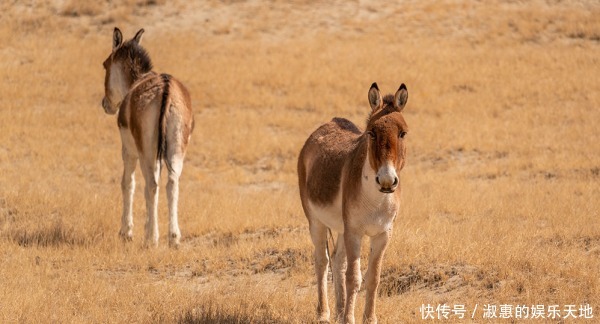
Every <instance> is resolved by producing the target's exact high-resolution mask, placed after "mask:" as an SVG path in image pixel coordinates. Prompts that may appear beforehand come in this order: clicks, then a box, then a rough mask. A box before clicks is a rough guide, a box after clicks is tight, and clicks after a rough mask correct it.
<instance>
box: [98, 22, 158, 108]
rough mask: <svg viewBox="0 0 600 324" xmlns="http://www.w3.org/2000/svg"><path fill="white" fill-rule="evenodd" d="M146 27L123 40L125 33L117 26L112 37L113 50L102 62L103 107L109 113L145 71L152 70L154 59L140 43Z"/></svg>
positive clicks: (117, 106)
mask: <svg viewBox="0 0 600 324" xmlns="http://www.w3.org/2000/svg"><path fill="white" fill-rule="evenodd" d="M143 34H144V29H140V30H139V31H138V32H137V33H136V34H135V36H134V37H133V38H132V39H130V40H128V41H126V42H123V34H122V33H121V30H119V28H117V27H115V30H114V32H113V39H112V52H111V53H110V55H109V56H108V58H107V59H106V60H105V61H104V63H103V64H102V65H103V66H104V70H105V72H106V74H105V77H104V98H103V99H102V108H104V111H105V112H106V113H107V114H111V115H112V114H115V113H116V112H117V111H118V110H119V107H120V104H121V101H122V100H123V99H124V98H125V96H126V95H127V92H129V89H130V88H131V85H132V84H133V83H134V82H135V81H136V80H137V79H138V78H139V77H140V76H141V75H142V74H144V73H147V72H150V71H151V70H152V61H150V57H149V56H148V53H147V52H146V50H145V49H144V48H143V47H142V46H141V45H140V42H141V41H142V35H143Z"/></svg>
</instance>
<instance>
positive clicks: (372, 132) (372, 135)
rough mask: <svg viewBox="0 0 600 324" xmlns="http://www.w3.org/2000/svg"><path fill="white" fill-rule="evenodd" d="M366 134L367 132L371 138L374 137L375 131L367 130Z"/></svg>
mask: <svg viewBox="0 0 600 324" xmlns="http://www.w3.org/2000/svg"><path fill="white" fill-rule="evenodd" d="M367 134H369V137H371V139H375V132H374V131H368V132H367Z"/></svg>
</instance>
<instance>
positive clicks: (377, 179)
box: [375, 176, 381, 185]
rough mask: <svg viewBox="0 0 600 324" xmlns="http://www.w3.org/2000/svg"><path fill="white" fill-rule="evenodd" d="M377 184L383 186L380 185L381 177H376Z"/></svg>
mask: <svg viewBox="0 0 600 324" xmlns="http://www.w3.org/2000/svg"><path fill="white" fill-rule="evenodd" d="M375 182H377V184H378V185H380V184H381V183H379V176H377V177H375Z"/></svg>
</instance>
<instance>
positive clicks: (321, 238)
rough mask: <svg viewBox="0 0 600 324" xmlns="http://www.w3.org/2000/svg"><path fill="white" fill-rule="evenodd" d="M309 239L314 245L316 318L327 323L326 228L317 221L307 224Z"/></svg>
mask: <svg viewBox="0 0 600 324" xmlns="http://www.w3.org/2000/svg"><path fill="white" fill-rule="evenodd" d="M309 227H310V237H311V239H312V242H313V244H314V245H315V254H314V257H315V273H316V275H317V294H318V304H317V316H318V321H319V322H329V304H328V302H327V265H328V262H329V260H328V257H327V227H326V226H325V225H323V223H321V222H320V221H318V220H312V221H310V222H309Z"/></svg>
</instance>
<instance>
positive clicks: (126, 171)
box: [119, 148, 137, 241]
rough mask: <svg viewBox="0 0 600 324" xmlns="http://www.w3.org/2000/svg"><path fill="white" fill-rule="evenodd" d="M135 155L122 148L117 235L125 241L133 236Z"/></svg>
mask: <svg viewBox="0 0 600 324" xmlns="http://www.w3.org/2000/svg"><path fill="white" fill-rule="evenodd" d="M136 164H137V157H136V156H132V155H130V154H128V153H127V152H126V150H125V148H123V178H122V179H121V191H122V193H123V216H122V217H121V230H120V231H119V235H120V236H121V238H122V239H124V240H126V241H131V239H132V238H133V211H132V209H133V208H132V205H133V193H134V192H135V166H136Z"/></svg>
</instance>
